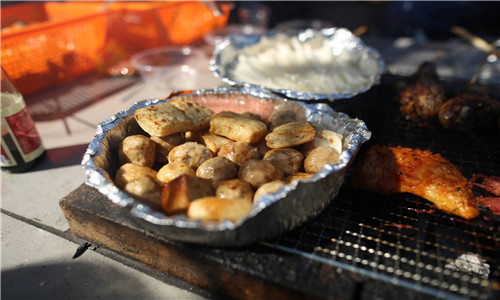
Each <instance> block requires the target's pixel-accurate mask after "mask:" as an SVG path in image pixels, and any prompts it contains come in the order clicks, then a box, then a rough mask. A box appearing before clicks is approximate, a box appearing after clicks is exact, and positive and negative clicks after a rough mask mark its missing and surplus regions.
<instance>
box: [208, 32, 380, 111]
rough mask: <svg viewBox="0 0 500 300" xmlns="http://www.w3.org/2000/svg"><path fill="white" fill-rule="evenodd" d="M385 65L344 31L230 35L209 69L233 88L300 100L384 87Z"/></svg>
mask: <svg viewBox="0 0 500 300" xmlns="http://www.w3.org/2000/svg"><path fill="white" fill-rule="evenodd" d="M384 67H385V64H384V61H383V59H382V57H381V55H380V54H379V52H378V51H376V50H375V49H373V48H371V47H369V46H367V45H365V44H364V43H363V41H362V40H361V39H359V38H358V37H356V36H355V35H354V34H352V33H351V32H350V31H349V30H347V29H344V28H327V29H322V30H313V29H307V30H302V31H268V32H266V33H263V34H260V35H230V36H228V37H226V38H225V39H224V40H222V41H221V42H219V43H217V44H216V45H215V49H214V55H213V57H212V59H211V60H210V69H211V70H212V71H213V72H214V74H215V75H216V76H217V77H219V78H221V79H222V80H223V81H224V82H226V83H228V84H230V85H232V86H236V85H237V86H245V87H252V88H260V89H269V90H271V91H273V92H275V93H278V94H281V95H285V96H286V97H288V98H293V99H300V100H324V99H328V100H332V101H333V100H337V99H344V98H350V97H353V96H355V95H357V94H359V93H363V92H365V91H367V90H369V89H370V88H371V87H372V86H373V85H374V84H377V83H379V80H380V76H381V74H382V72H383V70H384Z"/></svg>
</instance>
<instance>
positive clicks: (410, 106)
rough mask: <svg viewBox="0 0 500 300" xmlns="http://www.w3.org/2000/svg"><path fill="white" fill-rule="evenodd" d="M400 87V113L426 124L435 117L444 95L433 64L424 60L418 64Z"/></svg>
mask: <svg viewBox="0 0 500 300" xmlns="http://www.w3.org/2000/svg"><path fill="white" fill-rule="evenodd" d="M402 87H403V88H402V91H401V92H400V93H399V95H398V96H399V97H398V99H399V103H400V104H401V106H400V111H401V114H402V115H403V117H404V118H405V119H406V120H411V121H414V122H416V123H417V124H419V125H426V124H427V123H428V122H429V121H431V120H433V119H435V118H436V117H437V115H438V112H439V108H440V107H441V105H442V104H443V102H444V100H445V97H444V90H443V87H442V85H441V83H440V82H439V78H438V75H437V72H436V66H435V64H433V63H430V62H425V63H423V64H422V65H420V67H419V68H418V71H417V72H416V73H415V74H413V75H412V76H411V77H410V78H409V80H408V81H407V82H406V84H404V85H402Z"/></svg>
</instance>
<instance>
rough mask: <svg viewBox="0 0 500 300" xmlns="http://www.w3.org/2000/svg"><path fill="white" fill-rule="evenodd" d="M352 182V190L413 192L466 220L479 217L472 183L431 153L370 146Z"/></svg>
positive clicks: (383, 192) (454, 167)
mask: <svg viewBox="0 0 500 300" xmlns="http://www.w3.org/2000/svg"><path fill="white" fill-rule="evenodd" d="M351 180H352V181H351V183H352V185H353V186H355V187H359V188H363V189H367V190H371V191H375V192H379V193H381V194H385V195H388V194H394V193H412V194H414V195H417V196H420V197H422V198H425V199H427V200H429V201H431V202H433V203H434V204H435V205H436V206H437V207H438V208H439V209H441V210H443V211H446V212H448V213H452V214H455V215H458V216H461V217H463V218H465V219H472V218H475V217H476V216H478V215H479V210H478V207H477V204H476V202H475V199H474V194H473V192H472V184H471V183H470V182H469V181H468V180H467V179H466V178H465V177H464V176H463V175H462V173H461V172H460V170H459V169H458V168H457V167H456V166H455V165H453V164H452V163H451V162H449V161H448V160H446V159H445V158H443V157H442V156H441V155H440V154H433V153H432V152H430V151H426V150H420V149H410V148H403V147H400V146H399V147H388V146H379V145H377V146H372V147H370V148H368V149H367V151H366V154H365V155H364V157H363V158H362V160H361V162H360V164H359V166H358V167H357V168H356V169H355V171H354V173H353V175H352V177H351Z"/></svg>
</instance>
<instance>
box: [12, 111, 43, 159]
mask: <svg viewBox="0 0 500 300" xmlns="http://www.w3.org/2000/svg"><path fill="white" fill-rule="evenodd" d="M5 120H6V121H7V123H8V124H9V127H10V129H11V130H12V133H13V134H14V136H15V137H16V140H17V143H18V144H19V147H20V148H21V151H22V152H23V153H24V154H29V153H31V152H33V151H34V150H36V149H38V148H39V147H40V146H41V145H42V140H41V139H40V135H39V134H38V132H37V131H36V128H35V124H34V123H33V120H32V119H31V117H30V116H29V114H28V110H27V109H26V107H25V108H24V109H22V110H20V111H19V112H17V113H15V114H13V115H11V116H8V117H6V118H5Z"/></svg>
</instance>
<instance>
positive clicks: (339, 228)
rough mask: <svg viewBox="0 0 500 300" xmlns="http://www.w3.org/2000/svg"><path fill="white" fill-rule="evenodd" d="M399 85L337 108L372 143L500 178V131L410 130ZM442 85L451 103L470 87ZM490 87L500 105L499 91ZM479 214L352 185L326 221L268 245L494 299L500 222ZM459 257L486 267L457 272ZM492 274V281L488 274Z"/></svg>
mask: <svg viewBox="0 0 500 300" xmlns="http://www.w3.org/2000/svg"><path fill="white" fill-rule="evenodd" d="M400 79H401V78H400V77H397V76H392V75H386V76H384V77H383V79H382V83H381V84H380V85H379V86H377V87H375V88H373V89H372V90H371V91H369V92H368V93H365V94H363V95H359V96H357V97H355V98H353V99H350V100H346V101H343V102H340V103H339V102H335V103H333V104H332V106H333V108H334V109H335V110H337V111H342V112H346V113H348V114H349V115H350V116H351V117H358V118H360V119H362V120H364V121H365V122H366V124H367V125H368V128H369V129H370V130H371V131H372V133H373V134H372V141H370V143H369V144H385V145H390V146H397V145H402V146H405V147H411V148H421V149H428V150H431V151H433V152H435V153H441V154H442V155H443V156H444V157H445V158H447V159H448V160H450V161H451V162H452V163H454V164H455V165H456V166H457V167H459V169H461V171H462V173H463V174H464V176H466V177H467V178H470V177H471V176H472V174H474V173H483V174H487V175H489V176H500V138H499V136H498V131H497V132H493V133H477V132H465V133H464V132H458V131H450V130H445V129H443V128H441V127H439V124H437V123H436V124H430V125H429V126H426V127H417V126H414V125H413V124H411V123H408V122H407V121H406V120H403V119H402V118H401V117H400V115H399V110H398V105H397V102H395V101H394V100H393V99H394V98H395V96H396V94H395V93H394V89H393V88H392V87H393V86H394V83H395V82H396V81H397V80H400ZM442 82H443V85H444V87H445V91H446V94H447V96H448V97H450V96H452V95H454V94H455V93H457V92H460V91H462V90H463V88H464V87H465V84H466V82H464V81H457V80H450V79H447V80H443V81H442ZM489 87H490V92H491V93H492V94H493V95H494V96H495V97H497V98H498V99H500V85H498V86H496V85H490V86H489ZM495 137H496V138H495ZM364 147H367V146H364ZM359 155H362V153H359V154H358V156H359ZM346 183H348V177H347V180H346ZM475 193H476V194H478V193H480V191H477V190H475ZM480 211H481V215H480V217H478V218H476V219H474V220H470V221H467V220H464V219H462V218H460V217H456V216H453V215H450V214H447V213H444V212H441V211H438V210H437V209H436V208H435V207H434V205H433V204H432V203H430V202H428V201H426V200H425V199H422V198H419V197H417V196H414V195H411V194H397V195H390V196H388V197H385V196H382V195H378V194H375V193H372V192H366V191H360V190H355V189H353V188H350V187H349V186H348V184H345V185H344V186H343V187H342V189H341V191H340V193H339V195H338V196H337V197H336V198H335V199H333V201H332V203H331V204H330V205H329V206H328V207H327V208H326V209H325V210H324V211H323V212H322V213H321V214H320V215H319V216H317V217H316V218H314V219H312V220H309V221H308V222H306V223H305V224H303V225H302V226H300V227H299V228H297V229H295V230H293V231H291V232H288V233H286V234H284V235H282V236H280V237H278V238H276V239H274V240H270V241H266V242H263V244H264V245H266V246H268V247H272V248H275V249H280V250H282V251H285V252H289V253H294V254H298V255H301V256H304V257H306V258H308V259H311V260H314V261H318V262H320V263H324V264H329V265H333V266H337V267H340V268H343V269H346V270H350V271H354V272H358V273H360V274H362V275H366V276H370V277H372V278H375V279H379V280H383V281H387V282H390V283H393V284H395V285H398V286H402V287H405V288H409V289H413V290H415V291H418V292H423V293H426V294H429V295H432V296H437V297H440V298H449V299H462V298H467V299H468V298H477V299H490V298H494V296H493V294H494V293H495V290H496V291H497V292H498V288H499V287H498V286H499V285H500V234H499V232H500V217H499V216H495V215H493V214H492V212H491V211H489V210H488V209H486V208H485V207H483V206H481V205H480ZM461 255H462V256H461ZM472 255H477V256H476V257H474V256H472ZM460 257H462V258H464V259H469V260H470V259H471V258H473V259H476V258H477V257H479V259H481V260H483V263H484V264H481V261H469V262H468V264H469V267H471V266H472V267H475V268H476V269H477V270H474V271H476V272H471V271H465V270H458V269H457V267H456V264H457V263H464V261H463V260H462V261H457V259H460ZM465 263H467V262H465ZM485 264H486V265H485ZM453 265H455V269H453ZM488 267H489V270H488ZM485 272H488V273H489V276H488V277H485V276H484V275H483V274H481V273H485Z"/></svg>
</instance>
